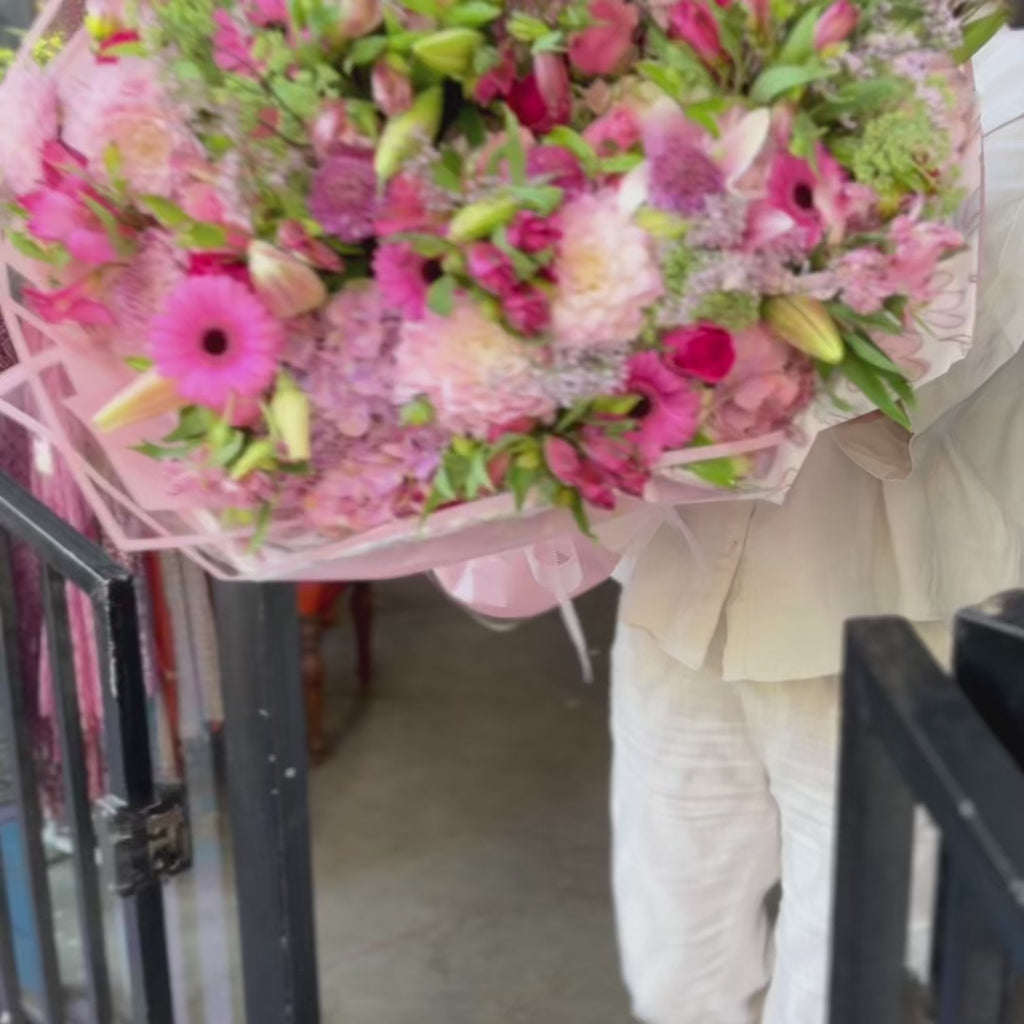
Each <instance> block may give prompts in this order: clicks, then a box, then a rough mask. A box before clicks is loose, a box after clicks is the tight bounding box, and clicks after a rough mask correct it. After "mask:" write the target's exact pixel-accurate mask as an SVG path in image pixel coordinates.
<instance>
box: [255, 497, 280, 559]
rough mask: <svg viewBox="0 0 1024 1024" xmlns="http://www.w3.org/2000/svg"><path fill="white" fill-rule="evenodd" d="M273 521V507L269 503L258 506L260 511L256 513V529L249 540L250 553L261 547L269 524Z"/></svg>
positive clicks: (268, 530)
mask: <svg viewBox="0 0 1024 1024" xmlns="http://www.w3.org/2000/svg"><path fill="white" fill-rule="evenodd" d="M273 520H274V506H273V505H271V504H270V502H269V501H265V502H264V503H263V504H262V505H260V509H259V511H258V512H257V513H256V529H255V530H254V531H253V534H252V537H251V538H250V539H249V550H250V551H259V549H260V548H261V547H263V542H264V541H265V540H266V539H267V534H268V533H269V532H270V524H271V523H272V522H273Z"/></svg>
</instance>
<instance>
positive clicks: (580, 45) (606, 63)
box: [569, 0, 640, 75]
mask: <svg viewBox="0 0 1024 1024" xmlns="http://www.w3.org/2000/svg"><path fill="white" fill-rule="evenodd" d="M588 10H589V12H590V17H591V18H592V19H593V22H594V23H593V24H592V25H589V26H588V27H587V28H585V29H583V31H582V32H576V33H575V34H574V35H573V36H572V37H571V38H570V39H569V60H570V62H571V63H572V66H573V67H574V68H575V69H576V70H577V71H579V72H580V74H583V75H607V74H610V73H611V72H612V71H614V70H616V68H618V66H619V65H620V64H621V63H622V61H623V60H624V59H625V57H626V54H628V53H629V48H630V47H631V46H632V44H633V33H634V32H635V31H636V27H637V24H638V23H639V21H640V12H639V11H638V10H637V8H636V7H635V6H634V5H633V4H631V3H625V2H624V0H591V3H590V6H589V8H588Z"/></svg>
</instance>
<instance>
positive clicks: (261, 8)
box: [244, 0, 288, 26]
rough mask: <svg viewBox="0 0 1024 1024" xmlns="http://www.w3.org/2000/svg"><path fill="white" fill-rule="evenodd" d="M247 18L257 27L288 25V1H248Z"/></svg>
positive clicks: (246, 4)
mask: <svg viewBox="0 0 1024 1024" xmlns="http://www.w3.org/2000/svg"><path fill="white" fill-rule="evenodd" d="M244 6H245V9H246V16H247V17H248V18H249V20H250V21H252V22H254V23H255V24H257V25H262V26H266V25H287V24H288V4H287V2H286V0H246V3H245V5H244Z"/></svg>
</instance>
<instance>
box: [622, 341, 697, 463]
mask: <svg viewBox="0 0 1024 1024" xmlns="http://www.w3.org/2000/svg"><path fill="white" fill-rule="evenodd" d="M626 391H628V392H630V393H631V394H634V395H639V396H640V403H639V405H638V406H637V408H636V409H635V410H634V411H633V416H635V417H636V418H637V419H638V420H639V421H640V425H639V428H638V429H637V430H636V431H635V432H634V433H632V434H631V435H629V436H630V439H631V440H632V441H633V442H634V443H635V444H636V446H637V449H638V451H639V452H640V455H641V456H642V458H643V460H644V462H645V463H648V464H650V463H652V462H654V461H655V460H656V459H657V458H658V457H659V456H660V455H661V453H662V452H664V451H668V450H670V449H672V448H680V447H682V446H683V445H685V444H688V443H689V442H690V441H692V440H693V438H694V435H695V434H696V433H697V427H698V425H699V423H700V412H701V399H700V394H699V393H698V392H697V391H696V390H695V389H694V387H693V386H692V384H691V383H690V382H689V381H687V380H685V379H684V378H683V377H680V376H679V375H678V374H676V373H674V372H673V371H672V370H671V369H670V368H669V367H668V366H666V365H665V363H664V362H663V361H662V359H661V357H660V356H659V355H658V353H657V352H638V353H637V354H636V355H635V356H633V357H632V359H630V361H629V378H628V380H627V381H626Z"/></svg>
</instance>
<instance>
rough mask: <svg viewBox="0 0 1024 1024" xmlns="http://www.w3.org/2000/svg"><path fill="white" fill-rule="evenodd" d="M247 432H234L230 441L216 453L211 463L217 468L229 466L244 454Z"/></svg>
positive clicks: (230, 436) (229, 437)
mask: <svg viewBox="0 0 1024 1024" xmlns="http://www.w3.org/2000/svg"><path fill="white" fill-rule="evenodd" d="M245 442H246V437H245V432H244V431H242V430H232V431H231V433H230V435H229V436H228V440H227V441H226V442H225V443H224V444H222V445H221V446H220V447H219V448H218V449H217V450H216V451H215V452H214V453H213V457H212V458H211V459H210V461H211V462H212V463H213V464H214V465H215V466H229V465H231V463H232V462H234V461H235V459H237V458H238V456H239V455H241V454H242V449H243V448H245Z"/></svg>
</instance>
